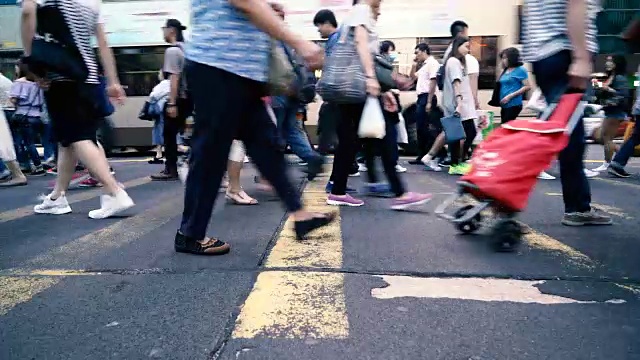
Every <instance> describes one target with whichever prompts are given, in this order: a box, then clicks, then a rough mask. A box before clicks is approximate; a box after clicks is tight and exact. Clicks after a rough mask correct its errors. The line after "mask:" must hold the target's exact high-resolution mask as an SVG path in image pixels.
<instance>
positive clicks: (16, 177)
mask: <svg viewBox="0 0 640 360" xmlns="http://www.w3.org/2000/svg"><path fill="white" fill-rule="evenodd" d="M2 115H3V114H0V148H1V149H2V150H1V151H0V153H2V156H3V159H1V160H2V161H3V162H4V163H3V166H4V165H6V167H7V168H8V170H9V171H10V172H11V178H10V179H9V180H8V181H4V182H1V183H0V187H12V186H20V185H26V184H27V178H26V177H25V176H24V174H23V173H22V170H20V164H18V162H17V161H16V153H15V147H14V144H13V137H12V136H11V129H10V128H9V124H8V123H7V119H6V118H5V117H4V116H2Z"/></svg>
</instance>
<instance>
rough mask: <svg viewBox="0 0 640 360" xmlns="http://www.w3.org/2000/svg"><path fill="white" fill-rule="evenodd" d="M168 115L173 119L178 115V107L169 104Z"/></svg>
mask: <svg viewBox="0 0 640 360" xmlns="http://www.w3.org/2000/svg"><path fill="white" fill-rule="evenodd" d="M167 116H168V117H169V118H171V119H175V118H177V117H178V107H177V106H175V105H167Z"/></svg>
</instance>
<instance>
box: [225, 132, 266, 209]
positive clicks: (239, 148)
mask: <svg viewBox="0 0 640 360" xmlns="http://www.w3.org/2000/svg"><path fill="white" fill-rule="evenodd" d="M246 153H247V152H246V150H245V148H244V144H243V143H242V141H240V140H233V142H232V143H231V151H230V152H229V163H228V164H227V175H228V177H229V184H228V187H227V193H226V195H225V197H226V199H227V201H229V202H231V203H234V204H236V205H257V204H258V200H256V199H254V198H252V197H251V196H249V195H248V194H247V193H246V192H245V191H244V190H243V189H242V185H240V174H241V173H242V167H243V165H244V158H245V156H246Z"/></svg>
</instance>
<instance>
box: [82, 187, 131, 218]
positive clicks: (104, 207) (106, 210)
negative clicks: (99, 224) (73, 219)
mask: <svg viewBox="0 0 640 360" xmlns="http://www.w3.org/2000/svg"><path fill="white" fill-rule="evenodd" d="M134 205H135V203H134V202H133V200H132V199H131V198H130V197H129V195H128V194H127V192H126V191H124V190H121V191H118V193H117V194H116V195H115V196H114V195H102V196H101V197H100V209H97V210H91V211H89V217H90V218H92V219H106V218H108V217H111V216H113V215H115V214H117V213H120V212H122V211H125V210H127V209H130V208H132V207H133V206H134Z"/></svg>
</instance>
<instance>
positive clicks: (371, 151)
mask: <svg viewBox="0 0 640 360" xmlns="http://www.w3.org/2000/svg"><path fill="white" fill-rule="evenodd" d="M378 146H382V144H381V143H380V142H379V141H378V140H377V139H362V149H363V154H364V163H365V165H366V166H367V180H368V182H369V183H370V184H376V183H378V173H377V171H376V147H378Z"/></svg>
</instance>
